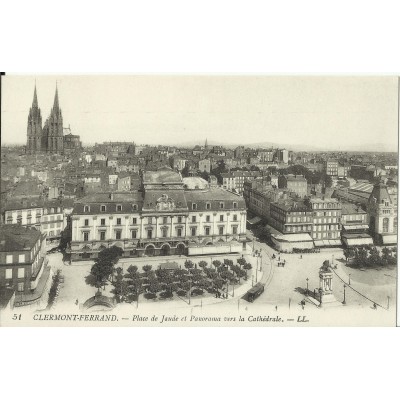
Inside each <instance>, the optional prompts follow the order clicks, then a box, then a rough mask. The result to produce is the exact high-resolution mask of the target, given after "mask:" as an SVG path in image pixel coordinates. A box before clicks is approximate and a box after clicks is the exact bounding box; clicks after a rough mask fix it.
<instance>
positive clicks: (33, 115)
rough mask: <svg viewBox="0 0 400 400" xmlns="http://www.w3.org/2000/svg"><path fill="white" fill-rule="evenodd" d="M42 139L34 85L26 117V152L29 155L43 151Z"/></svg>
mask: <svg viewBox="0 0 400 400" xmlns="http://www.w3.org/2000/svg"><path fill="white" fill-rule="evenodd" d="M45 150H46V149H45V147H43V137H42V115H41V112H40V108H39V105H38V99H37V93H36V83H35V91H34V93H33V102H32V107H31V108H30V110H29V115H28V127H27V143H26V152H27V153H29V154H32V153H37V152H41V151H45Z"/></svg>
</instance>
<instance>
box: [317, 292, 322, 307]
mask: <svg viewBox="0 0 400 400" xmlns="http://www.w3.org/2000/svg"><path fill="white" fill-rule="evenodd" d="M318 292H319V306H320V307H322V288H319V289H318Z"/></svg>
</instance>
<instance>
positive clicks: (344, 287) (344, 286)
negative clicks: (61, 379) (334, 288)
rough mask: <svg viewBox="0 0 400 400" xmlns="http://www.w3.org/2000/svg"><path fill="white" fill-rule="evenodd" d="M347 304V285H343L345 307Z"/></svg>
mask: <svg viewBox="0 0 400 400" xmlns="http://www.w3.org/2000/svg"><path fill="white" fill-rule="evenodd" d="M345 304H346V284H344V285H343V305H345Z"/></svg>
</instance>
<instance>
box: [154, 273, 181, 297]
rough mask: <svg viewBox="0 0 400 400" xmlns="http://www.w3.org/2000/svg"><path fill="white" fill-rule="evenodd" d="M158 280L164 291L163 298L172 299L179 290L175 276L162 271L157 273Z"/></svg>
mask: <svg viewBox="0 0 400 400" xmlns="http://www.w3.org/2000/svg"><path fill="white" fill-rule="evenodd" d="M157 275H158V279H159V282H160V285H161V287H162V289H163V290H164V294H163V297H172V296H173V292H174V291H176V290H177V289H178V285H177V284H176V282H175V279H174V276H173V275H172V274H171V273H170V271H167V270H164V269H160V270H158V271H157Z"/></svg>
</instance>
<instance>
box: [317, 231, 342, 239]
mask: <svg viewBox="0 0 400 400" xmlns="http://www.w3.org/2000/svg"><path fill="white" fill-rule="evenodd" d="M312 237H313V239H337V238H338V237H339V234H338V233H337V232H328V233H313V235H312Z"/></svg>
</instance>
